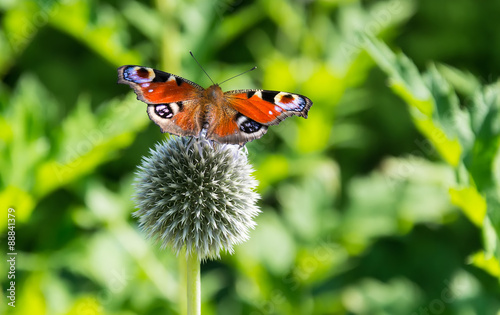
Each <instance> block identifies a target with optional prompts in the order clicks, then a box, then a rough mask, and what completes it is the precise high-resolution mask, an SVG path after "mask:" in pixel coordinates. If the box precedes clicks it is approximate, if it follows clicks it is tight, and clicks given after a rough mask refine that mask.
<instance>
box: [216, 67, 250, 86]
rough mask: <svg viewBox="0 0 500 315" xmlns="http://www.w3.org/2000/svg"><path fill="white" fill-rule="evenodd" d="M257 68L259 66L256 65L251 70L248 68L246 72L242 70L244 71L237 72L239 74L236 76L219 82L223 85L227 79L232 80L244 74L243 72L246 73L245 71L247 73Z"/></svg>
mask: <svg viewBox="0 0 500 315" xmlns="http://www.w3.org/2000/svg"><path fill="white" fill-rule="evenodd" d="M255 69H257V66H255V67H253V68H252V69H249V70H247V71H245V72H242V73H240V74H237V75H235V76H234V77H231V78H229V79H226V80H224V81H222V82H221V83H219V85H221V84H222V83H224V82H227V81H229V80H232V79H234V78H236V77H239V76H240V75H242V74H245V73H247V72H250V71H253V70H255Z"/></svg>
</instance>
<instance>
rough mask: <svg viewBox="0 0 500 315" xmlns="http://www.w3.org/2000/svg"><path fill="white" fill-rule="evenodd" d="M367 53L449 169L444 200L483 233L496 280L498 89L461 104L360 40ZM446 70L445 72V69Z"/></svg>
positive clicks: (435, 80) (434, 73) (433, 72)
mask: <svg viewBox="0 0 500 315" xmlns="http://www.w3.org/2000/svg"><path fill="white" fill-rule="evenodd" d="M366 41H367V42H368V44H367V49H368V51H369V52H370V54H371V56H373V58H374V59H375V60H376V62H377V63H378V64H379V65H380V66H381V67H382V68H383V69H384V70H385V71H386V72H387V73H388V75H389V78H390V81H391V82H390V84H391V88H392V89H393V90H394V91H395V92H396V93H397V94H399V95H400V96H401V97H402V98H403V99H404V100H405V101H406V102H407V103H408V104H409V106H410V113H411V115H412V119H413V120H414V122H415V125H416V126H417V127H418V128H419V130H420V131H421V132H422V133H423V134H424V135H425V136H426V137H427V138H428V140H429V143H430V144H432V145H430V146H427V147H426V149H428V150H430V151H431V152H428V153H430V154H432V153H433V152H432V151H433V150H434V148H435V150H436V151H437V152H439V154H440V155H441V156H442V158H443V159H444V160H445V161H446V162H447V163H448V164H450V166H452V167H453V168H454V171H455V174H456V182H455V183H452V184H450V185H449V193H450V199H451V201H452V203H453V204H455V205H457V206H459V207H460V208H462V210H463V211H464V213H465V214H466V215H467V216H468V217H469V219H470V220H471V221H472V222H473V223H474V224H476V225H478V226H479V227H480V228H481V229H482V231H483V237H484V243H485V244H484V248H485V252H484V253H482V256H481V257H485V258H487V259H489V260H492V262H491V263H492V264H491V267H490V268H487V270H488V271H489V272H491V273H492V274H493V275H495V276H497V277H498V276H500V273H499V270H500V268H499V267H500V265H499V263H498V260H499V258H500V247H499V246H500V244H499V243H498V241H499V235H500V220H499V218H500V180H499V179H500V177H499V174H500V173H499V172H498V171H499V167H500V85H499V84H498V83H494V84H491V85H487V86H485V87H481V86H477V85H476V84H475V82H474V79H472V80H471V79H470V77H467V76H466V75H461V81H463V82H467V81H469V82H470V84H468V85H470V86H476V88H477V89H476V90H474V91H471V92H470V93H469V94H467V95H465V96H466V97H468V101H467V103H466V104H463V105H461V104H459V98H458V96H457V94H456V92H455V91H454V89H453V87H452V85H451V84H450V83H449V82H448V81H447V80H446V79H445V77H444V76H443V75H441V74H440V72H439V71H438V70H437V68H436V67H434V66H431V67H430V69H429V70H428V71H427V72H425V73H424V74H422V75H420V74H419V73H418V70H417V69H416V67H415V66H414V65H413V63H412V62H411V61H410V60H409V59H408V58H407V57H406V56H404V55H403V54H399V55H396V54H393V53H392V52H390V50H389V49H388V48H387V47H386V46H385V45H384V44H382V43H381V42H378V41H374V40H370V39H369V38H366ZM448 69H449V68H448ZM455 74H458V75H460V73H459V72H458V71H455Z"/></svg>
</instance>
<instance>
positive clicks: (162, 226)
mask: <svg viewBox="0 0 500 315" xmlns="http://www.w3.org/2000/svg"><path fill="white" fill-rule="evenodd" d="M150 153H151V155H150V156H148V157H144V158H143V160H142V163H141V165H140V166H139V171H138V172H137V177H136V183H135V188H136V194H135V201H136V205H137V208H138V210H137V211H136V212H134V216H136V217H138V218H139V224H140V228H141V229H142V230H143V231H145V232H146V234H147V236H148V237H150V238H152V239H155V240H157V241H159V242H160V243H161V245H162V247H166V246H169V247H171V248H172V249H173V250H174V251H175V252H176V253H177V254H178V253H179V252H180V251H181V250H182V249H183V248H186V251H187V254H190V253H191V252H192V251H194V252H195V253H197V254H198V257H199V258H200V259H206V258H212V259H213V258H218V257H220V252H221V251H222V250H225V251H227V252H229V253H232V252H233V245H235V244H239V243H242V242H244V241H246V240H247V239H248V237H249V235H248V234H249V230H250V229H253V228H254V227H255V221H254V220H253V218H254V217H255V216H257V214H258V213H259V212H260V210H259V208H258V207H257V206H256V201H257V199H258V198H259V195H258V194H257V193H256V192H255V191H254V189H255V187H256V186H257V181H256V180H255V179H254V178H253V177H252V175H251V173H252V172H253V169H252V167H251V165H250V164H249V163H248V160H247V156H246V153H245V152H243V150H241V149H239V148H238V147H237V146H234V145H224V144H219V143H217V142H209V141H207V140H204V139H201V140H200V139H196V138H188V137H171V138H170V139H168V140H166V141H163V142H161V143H158V144H157V145H156V146H155V148H154V149H151V150H150Z"/></svg>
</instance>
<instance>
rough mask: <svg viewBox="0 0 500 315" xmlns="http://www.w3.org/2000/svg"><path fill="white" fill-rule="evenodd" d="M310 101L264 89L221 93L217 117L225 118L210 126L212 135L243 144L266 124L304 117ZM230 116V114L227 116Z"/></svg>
mask: <svg viewBox="0 0 500 315" xmlns="http://www.w3.org/2000/svg"><path fill="white" fill-rule="evenodd" d="M311 106H312V101H311V100H310V99H309V98H307V97H305V96H303V95H299V94H292V93H287V92H280V91H267V90H235V91H228V92H225V93H224V100H223V104H222V106H221V109H220V110H219V111H220V113H216V115H215V116H216V117H224V118H223V119H221V120H219V121H214V122H213V123H215V124H216V126H215V127H213V135H212V137H213V138H214V139H215V140H217V141H219V142H229V143H240V144H242V143H245V142H248V141H252V140H254V139H258V138H260V137H262V136H263V135H264V134H265V133H266V132H267V127H268V126H270V125H277V124H279V123H280V122H281V121H282V120H284V119H285V118H287V117H290V116H293V115H296V116H301V117H304V118H307V113H308V111H309V109H310V108H311ZM229 115H231V117H228V116H229Z"/></svg>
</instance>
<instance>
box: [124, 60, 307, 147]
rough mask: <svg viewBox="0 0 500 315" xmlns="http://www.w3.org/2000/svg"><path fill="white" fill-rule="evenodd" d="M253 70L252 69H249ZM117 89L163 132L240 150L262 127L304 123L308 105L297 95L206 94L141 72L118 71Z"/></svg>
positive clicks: (215, 89) (166, 76)
mask: <svg viewBox="0 0 500 315" xmlns="http://www.w3.org/2000/svg"><path fill="white" fill-rule="evenodd" d="M252 70H253V69H252ZM118 83H123V84H128V85H130V86H131V87H132V88H133V89H134V91H135V93H136V94H137V99H138V100H140V101H143V102H145V103H146V104H148V109H147V112H148V115H149V118H150V119H151V120H152V121H154V122H155V123H156V124H157V125H158V126H160V128H161V131H162V132H168V133H171V134H174V135H180V136H196V137H198V136H199V135H200V134H201V132H202V131H205V132H206V135H205V137H206V138H207V139H210V140H215V141H218V142H220V143H231V144H240V145H243V144H245V143H246V142H248V141H252V140H254V139H258V138H260V137H262V136H263V135H264V134H265V133H266V132H267V127H268V126H270V125H277V124H279V123H280V122H281V121H282V120H284V119H285V118H287V117H290V116H293V115H296V116H301V117H304V118H307V112H308V111H309V109H310V108H311V106H312V101H311V100H310V99H309V98H307V97H305V96H303V95H299V94H292V93H287V92H279V91H268V90H253V89H249V90H234V91H227V92H222V89H221V88H220V87H219V85H218V84H213V85H212V86H210V87H209V88H207V89H204V88H203V87H201V86H199V85H198V84H196V83H194V82H191V81H188V80H186V79H184V78H181V77H179V76H176V75H175V74H171V73H166V72H163V71H159V70H156V69H152V68H147V67H141V66H130V65H127V66H121V67H120V68H118Z"/></svg>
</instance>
